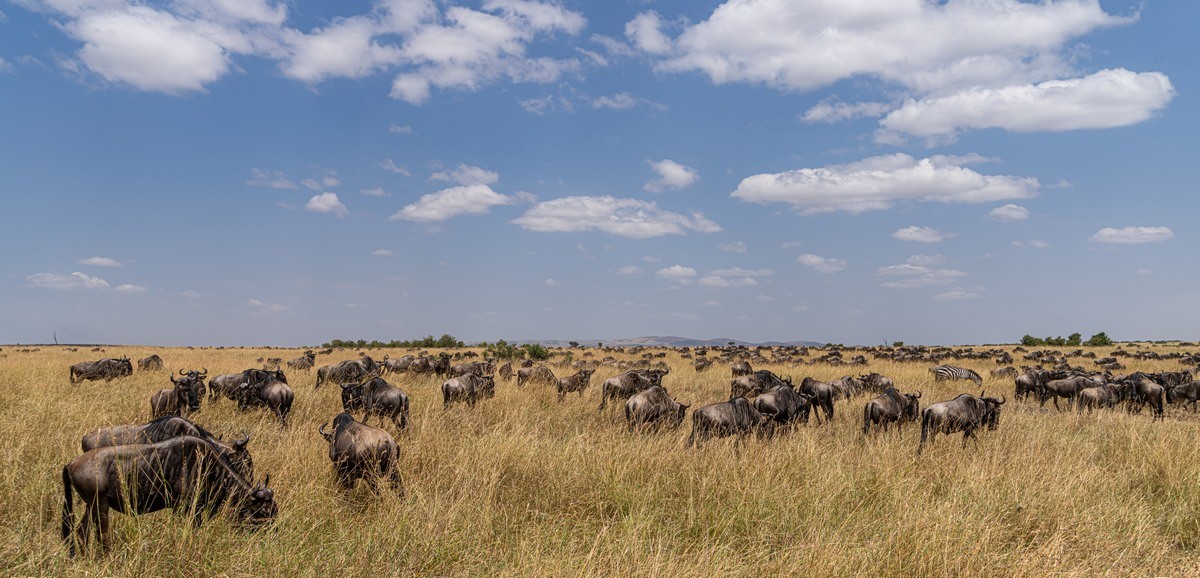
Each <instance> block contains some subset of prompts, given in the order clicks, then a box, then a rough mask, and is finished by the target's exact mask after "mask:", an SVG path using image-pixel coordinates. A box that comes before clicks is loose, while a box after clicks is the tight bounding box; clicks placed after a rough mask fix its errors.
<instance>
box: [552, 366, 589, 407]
mask: <svg viewBox="0 0 1200 578" xmlns="http://www.w3.org/2000/svg"><path fill="white" fill-rule="evenodd" d="M593 373H596V370H594V369H580V370H579V371H577V372H575V375H572V376H569V377H563V378H561V379H558V380H557V385H558V401H559V402H560V403H561V402H562V400H563V398H565V397H566V396H567V394H568V393H571V392H579V397H581V398H582V397H583V390H585V389H587V386H588V385H589V384H590V383H591V382H592V374H593Z"/></svg>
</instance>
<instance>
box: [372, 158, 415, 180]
mask: <svg viewBox="0 0 1200 578" xmlns="http://www.w3.org/2000/svg"><path fill="white" fill-rule="evenodd" d="M376 166H378V167H379V168H381V169H383V170H385V171H387V172H389V173H392V174H394V175H402V176H406V177H411V176H412V173H410V172H408V169H407V168H404V167H403V166H401V165H398V164H396V161H393V160H392V159H383V160H382V161H380V163H379V164H378V165H376Z"/></svg>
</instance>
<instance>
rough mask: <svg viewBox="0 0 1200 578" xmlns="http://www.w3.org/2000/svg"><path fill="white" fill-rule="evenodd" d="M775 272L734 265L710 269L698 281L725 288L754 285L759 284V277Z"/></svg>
mask: <svg viewBox="0 0 1200 578" xmlns="http://www.w3.org/2000/svg"><path fill="white" fill-rule="evenodd" d="M774 274H775V271H773V270H771V269H743V268H741V267H732V268H727V269H714V270H712V271H709V272H708V273H707V274H706V275H705V276H703V277H701V278H700V279H699V280H697V281H696V282H697V283H699V284H701V285H704V286H705V287H715V288H725V287H754V286H755V285H758V279H756V278H757V277H770V276H772V275H774Z"/></svg>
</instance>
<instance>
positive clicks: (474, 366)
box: [450, 361, 496, 377]
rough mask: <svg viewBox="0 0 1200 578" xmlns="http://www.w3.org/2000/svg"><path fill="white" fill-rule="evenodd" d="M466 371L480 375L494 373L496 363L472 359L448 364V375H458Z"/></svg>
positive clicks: (464, 373) (466, 372)
mask: <svg viewBox="0 0 1200 578" xmlns="http://www.w3.org/2000/svg"><path fill="white" fill-rule="evenodd" d="M468 373H474V374H475V375H478V376H480V377H483V376H485V375H494V374H495V373H496V365H495V364H494V363H492V362H491V361H472V362H470V363H458V364H455V365H451V366H450V377H458V376H460V375H466V374H468Z"/></svg>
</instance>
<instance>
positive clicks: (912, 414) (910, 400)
mask: <svg viewBox="0 0 1200 578" xmlns="http://www.w3.org/2000/svg"><path fill="white" fill-rule="evenodd" d="M919 399H921V392H920V391H917V393H906V394H904V412H903V413H902V414H901V419H905V420H912V421H917V420H919V419H920V418H921V402H919V401H917V400H919Z"/></svg>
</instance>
